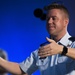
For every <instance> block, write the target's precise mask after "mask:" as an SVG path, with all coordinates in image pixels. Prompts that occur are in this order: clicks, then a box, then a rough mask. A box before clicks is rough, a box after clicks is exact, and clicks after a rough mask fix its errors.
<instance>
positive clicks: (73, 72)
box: [20, 32, 75, 75]
mask: <svg viewBox="0 0 75 75" xmlns="http://www.w3.org/2000/svg"><path fill="white" fill-rule="evenodd" d="M70 37H71V36H70V35H69V34H68V32H67V33H66V34H65V36H64V37H63V38H62V39H61V40H60V41H58V43H59V42H60V43H61V44H63V45H64V46H67V47H71V48H75V42H72V41H71V40H69V38H70ZM20 68H21V69H22V70H23V71H24V72H25V73H27V74H28V75H31V74H33V73H34V72H35V71H36V70H38V69H39V70H40V74H41V75H75V60H74V59H72V58H69V57H67V56H61V55H60V54H56V55H52V56H48V57H46V58H45V59H39V56H38V49H37V50H35V51H33V52H32V53H31V55H30V56H29V57H28V58H27V59H26V60H24V61H23V62H21V63H20Z"/></svg>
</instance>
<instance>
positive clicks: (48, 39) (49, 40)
mask: <svg viewBox="0 0 75 75" xmlns="http://www.w3.org/2000/svg"><path fill="white" fill-rule="evenodd" d="M46 40H47V41H48V42H50V43H52V42H55V41H54V40H52V39H50V38H48V37H46Z"/></svg>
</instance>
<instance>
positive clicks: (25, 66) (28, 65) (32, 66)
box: [19, 50, 38, 75]
mask: <svg viewBox="0 0 75 75" xmlns="http://www.w3.org/2000/svg"><path fill="white" fill-rule="evenodd" d="M36 56H37V50H36V51H34V52H32V53H31V55H30V56H29V57H27V59H26V60H25V61H23V62H21V63H20V64H19V65H20V68H21V70H22V71H23V72H25V73H27V74H28V75H31V74H32V73H33V72H35V71H36V70H37V69H38V67H37V65H36V60H37V59H36Z"/></svg>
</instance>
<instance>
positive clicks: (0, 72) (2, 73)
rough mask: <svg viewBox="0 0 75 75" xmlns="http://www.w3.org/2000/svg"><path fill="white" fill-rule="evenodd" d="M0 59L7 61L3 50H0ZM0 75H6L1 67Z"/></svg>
mask: <svg viewBox="0 0 75 75" xmlns="http://www.w3.org/2000/svg"><path fill="white" fill-rule="evenodd" d="M0 57H2V58H3V59H6V60H7V59H8V58H7V52H5V50H3V49H0ZM0 75H7V72H6V71H5V70H4V69H3V68H1V67H0Z"/></svg>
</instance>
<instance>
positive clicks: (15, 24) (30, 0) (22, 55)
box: [0, 0, 75, 75]
mask: <svg viewBox="0 0 75 75" xmlns="http://www.w3.org/2000/svg"><path fill="white" fill-rule="evenodd" d="M53 1H57V0H0V48H2V49H4V50H5V51H6V52H7V54H8V60H9V61H13V62H18V63H19V62H22V61H23V60H25V59H26V57H27V56H29V55H30V53H31V52H32V51H34V50H35V49H37V48H38V47H39V45H40V44H41V43H42V42H45V41H46V39H45V37H46V36H49V34H48V33H47V31H46V28H45V26H46V24H45V23H46V22H45V21H42V20H40V19H39V18H36V17H35V16H34V14H33V12H34V10H35V9H36V8H41V9H43V7H44V6H45V5H47V4H49V3H51V2H53ZM61 1H63V3H64V5H65V6H66V7H67V8H68V10H69V12H70V23H69V26H68V31H69V33H70V34H71V35H72V36H75V4H74V3H75V0H61ZM33 75H40V74H39V71H37V72H35V73H34V74H33Z"/></svg>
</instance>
